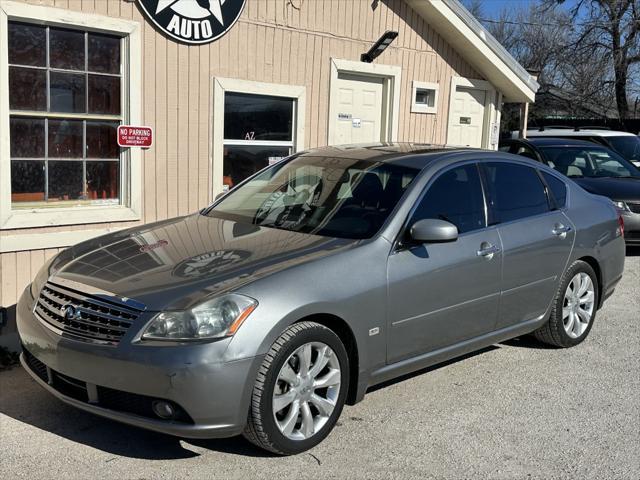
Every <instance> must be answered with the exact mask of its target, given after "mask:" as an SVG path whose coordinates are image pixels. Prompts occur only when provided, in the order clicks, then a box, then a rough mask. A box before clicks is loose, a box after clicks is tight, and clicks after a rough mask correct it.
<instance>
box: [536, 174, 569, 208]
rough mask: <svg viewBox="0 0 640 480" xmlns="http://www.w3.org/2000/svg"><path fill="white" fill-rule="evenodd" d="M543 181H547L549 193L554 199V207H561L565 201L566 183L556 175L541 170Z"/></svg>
mask: <svg viewBox="0 0 640 480" xmlns="http://www.w3.org/2000/svg"><path fill="white" fill-rule="evenodd" d="M542 176H543V177H544V181H545V182H547V185H548V186H549V189H550V190H551V194H552V195H553V198H554V199H555V203H556V207H558V208H563V207H564V206H565V205H566V203H567V185H566V184H565V183H564V182H563V181H562V180H560V179H559V178H558V177H556V176H554V175H551V174H550V173H547V172H542Z"/></svg>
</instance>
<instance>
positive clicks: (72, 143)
mask: <svg viewBox="0 0 640 480" xmlns="http://www.w3.org/2000/svg"><path fill="white" fill-rule="evenodd" d="M49 157H50V158H82V120H49ZM49 165H51V164H49Z"/></svg>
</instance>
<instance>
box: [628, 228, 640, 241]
mask: <svg viewBox="0 0 640 480" xmlns="http://www.w3.org/2000/svg"><path fill="white" fill-rule="evenodd" d="M624 238H626V239H627V240H640V230H639V231H637V232H629V231H627V230H625V232H624Z"/></svg>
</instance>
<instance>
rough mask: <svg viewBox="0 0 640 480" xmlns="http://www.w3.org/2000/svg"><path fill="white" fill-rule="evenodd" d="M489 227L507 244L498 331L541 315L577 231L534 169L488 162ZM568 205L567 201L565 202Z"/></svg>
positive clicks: (505, 246)
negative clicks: (492, 225) (493, 225)
mask: <svg viewBox="0 0 640 480" xmlns="http://www.w3.org/2000/svg"><path fill="white" fill-rule="evenodd" d="M481 165H482V171H483V173H484V175H483V178H484V182H485V187H486V188H485V191H486V193H487V199H488V203H489V222H490V224H495V225H497V226H498V232H499V234H500V238H501V241H502V248H503V251H502V294H501V298H500V314H499V319H498V323H497V325H496V327H497V329H499V328H503V327H509V326H512V325H516V324H519V323H522V322H526V321H529V320H533V319H537V318H539V317H540V316H542V315H543V314H544V313H545V312H546V310H547V308H548V306H549V305H550V304H551V300H552V299H553V296H554V294H555V291H556V288H557V285H558V282H559V280H560V277H561V276H562V273H563V272H564V270H565V268H566V264H567V261H568V259H569V255H570V253H571V249H572V247H573V240H574V238H575V231H574V229H573V225H572V224H571V222H570V221H569V219H568V218H567V217H566V215H565V214H564V213H563V212H562V210H561V209H559V208H556V205H554V203H553V197H551V200H550V199H549V197H550V194H549V192H548V191H547V186H546V184H545V182H543V180H542V179H541V177H540V175H539V174H538V171H537V170H536V169H535V168H533V167H530V166H527V165H521V164H515V163H509V162H488V163H483V164H481ZM563 200H564V199H563Z"/></svg>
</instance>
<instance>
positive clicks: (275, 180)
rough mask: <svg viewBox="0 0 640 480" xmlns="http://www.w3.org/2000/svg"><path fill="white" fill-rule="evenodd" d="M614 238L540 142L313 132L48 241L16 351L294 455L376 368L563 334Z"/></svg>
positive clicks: (51, 369) (191, 429) (599, 287)
mask: <svg viewBox="0 0 640 480" xmlns="http://www.w3.org/2000/svg"><path fill="white" fill-rule="evenodd" d="M624 254H625V248H624V240H623V237H622V226H621V224H620V218H619V215H618V213H617V211H616V208H615V207H614V205H613V203H612V202H611V201H610V200H608V199H606V198H604V197H599V196H596V195H592V194H590V193H587V192H585V191H584V190H582V189H581V188H579V187H577V186H576V185H575V184H574V183H573V182H572V181H571V180H569V179H567V178H566V177H563V176H562V175H560V174H559V173H557V172H555V171H554V170H552V169H550V168H548V167H546V166H544V165H541V164H540V163H535V162H532V161H529V160H527V159H525V158H522V157H516V156H513V155H509V154H504V153H500V152H489V151H480V150H470V149H443V148H440V149H439V148H433V147H427V146H415V145H402V144H400V145H394V144H392V145H374V146H367V147H362V146H360V147H357V146H356V147H335V148H325V149H320V150H314V151H309V152H305V153H301V154H297V155H294V156H292V157H290V158H288V159H285V160H283V161H281V162H279V163H277V164H275V165H273V166H271V167H269V168H267V169H265V170H263V171H261V172H258V173H257V174H256V175H254V176H253V177H251V178H249V179H248V180H246V181H245V182H244V183H242V184H240V185H239V186H238V187H236V188H235V189H233V190H232V191H231V192H230V193H228V194H227V195H225V196H224V197H222V198H220V199H218V200H217V201H216V202H215V203H214V204H213V205H211V206H210V207H208V208H206V209H204V210H203V211H201V212H199V213H197V214H194V215H190V216H187V217H182V218H177V219H172V220H167V221H163V222H159V223H155V224H151V225H145V226H141V227H135V228H132V229H129V230H123V231H120V232H117V233H113V234H110V235H107V236H103V237H100V238H97V239H94V240H91V241H88V242H84V243H81V244H78V245H76V246H75V247H72V248H69V249H67V250H65V251H63V252H62V253H60V254H59V255H58V256H57V257H55V258H54V259H52V260H51V261H49V262H48V263H47V264H46V265H45V266H44V267H43V268H42V269H41V271H40V272H39V273H38V275H37V276H36V278H35V279H34V281H33V283H32V284H31V285H30V286H29V287H28V288H27V289H26V290H25V291H24V293H23V295H22V297H21V299H20V301H19V304H18V328H19V332H20V336H21V339H22V342H23V346H24V349H23V353H22V356H21V360H22V363H23V365H24V366H25V368H26V369H27V371H28V372H29V373H30V374H31V375H32V376H33V378H34V379H35V380H36V381H37V382H39V383H40V384H41V385H42V386H43V387H44V388H46V389H47V390H49V391H50V392H51V393H52V394H53V395H55V396H56V397H58V398H60V399H61V400H63V401H65V402H67V403H69V404H71V405H74V406H76V407H78V408H81V409H83V410H87V411H90V412H93V413H96V414H98V415H102V416H105V417H108V418H112V419H115V420H119V421H121V422H124V423H128V424H131V425H136V426H140V427H144V428H148V429H151V430H156V431H159V432H165V433H169V434H173V435H177V436H183V437H191V438H198V437H199V438H213V437H228V436H232V435H237V434H240V433H243V434H244V435H245V436H246V437H247V438H248V439H249V440H250V441H251V442H253V443H255V444H256V445H259V446H260V447H262V448H265V449H267V450H270V451H272V452H276V453H278V454H295V453H299V452H302V451H304V450H307V449H309V448H311V447H313V446H314V445H316V444H318V443H319V442H320V441H322V440H323V439H324V438H325V437H326V436H327V435H328V434H329V432H330V431H331V430H332V428H333V427H334V425H335V424H336V421H337V420H338V417H339V416H340V413H341V411H342V408H343V406H344V404H345V403H350V404H353V403H355V402H359V401H361V400H362V399H363V397H364V395H365V392H366V391H367V388H368V387H370V386H372V385H375V384H379V383H381V382H384V381H386V380H389V379H391V378H393V377H397V376H399V375H403V374H406V373H408V372H411V371H415V370H418V369H421V368H424V367H426V366H429V365H432V364H435V363H439V362H442V361H445V360H447V359H450V358H453V357H457V356H460V355H463V354H466V353H468V352H471V351H473V350H477V349H481V348H483V347H486V346H488V345H491V344H493V343H496V342H501V341H504V340H506V339H509V338H512V337H516V336H521V335H524V334H529V333H533V334H534V335H535V336H536V337H537V338H538V339H539V340H541V341H542V342H545V343H548V344H551V345H554V346H556V347H571V346H574V345H577V344H579V343H580V342H582V341H583V340H584V339H585V338H586V337H587V335H588V334H589V331H590V330H591V328H592V327H593V325H594V320H595V317H596V312H597V310H598V309H599V308H600V307H601V306H602V304H603V302H604V301H605V300H606V298H607V297H609V296H610V295H611V294H612V293H613V291H614V288H615V286H616V284H617V283H618V281H619V280H620V278H621V276H622V272H623V266H624ZM540 375H544V372H540Z"/></svg>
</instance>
